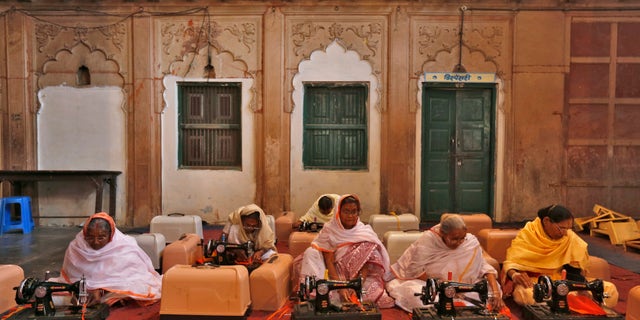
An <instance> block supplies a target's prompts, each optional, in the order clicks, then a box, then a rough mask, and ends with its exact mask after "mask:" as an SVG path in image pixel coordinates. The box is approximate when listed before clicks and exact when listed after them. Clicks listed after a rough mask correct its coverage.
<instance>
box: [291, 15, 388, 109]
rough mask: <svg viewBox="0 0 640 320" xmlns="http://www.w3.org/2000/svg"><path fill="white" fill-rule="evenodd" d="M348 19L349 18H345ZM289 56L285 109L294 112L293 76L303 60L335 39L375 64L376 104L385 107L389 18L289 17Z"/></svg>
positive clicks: (378, 107)
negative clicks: (376, 80) (317, 18)
mask: <svg viewBox="0 0 640 320" xmlns="http://www.w3.org/2000/svg"><path fill="white" fill-rule="evenodd" d="M345 21H347V22H345ZM286 24H287V27H286V37H285V39H287V43H286V50H287V51H286V56H285V67H286V74H285V77H286V78H285V84H284V85H285V93H286V95H287V96H288V97H289V98H288V99H285V105H284V111H285V112H288V113H291V112H293V108H294V103H293V78H294V76H295V75H296V73H297V72H298V66H299V65H300V63H301V62H302V61H303V60H309V58H310V56H311V53H312V52H313V51H316V50H322V51H325V50H326V49H327V46H329V44H331V43H332V42H333V41H336V42H338V43H339V44H340V45H341V46H342V47H343V48H345V49H346V50H350V51H355V52H357V53H358V54H359V55H360V58H361V59H362V60H365V61H367V62H369V63H370V64H371V69H372V70H373V74H374V76H375V77H376V78H377V79H378V89H377V91H378V96H379V99H378V103H377V104H376V106H375V108H376V109H377V110H378V111H379V112H384V111H385V106H386V102H385V101H386V98H385V97H386V95H384V94H383V93H384V88H385V87H386V86H385V85H384V75H386V72H385V71H386V70H385V69H386V64H385V61H386V59H387V45H388V44H387V40H386V39H387V34H386V30H387V29H388V28H387V25H388V23H387V18H386V17H373V18H367V19H363V18H360V17H354V18H353V19H344V18H342V19H340V21H337V20H336V21H334V20H331V19H327V20H324V21H319V20H318V21H309V20H308V19H304V18H301V17H295V18H289V19H288V20H287V22H286Z"/></svg>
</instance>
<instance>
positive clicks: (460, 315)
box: [412, 306, 509, 320]
mask: <svg viewBox="0 0 640 320" xmlns="http://www.w3.org/2000/svg"><path fill="white" fill-rule="evenodd" d="M479 311H480V309H479V308H478V307H457V308H456V316H455V319H456V320H482V319H487V320H488V319H491V320H494V319H495V320H509V317H507V316H505V315H503V314H493V313H492V314H487V315H483V314H480V313H479ZM412 319H413V320H428V319H451V316H440V315H438V311H437V310H436V308H435V307H434V306H427V307H426V308H415V309H413V318H412Z"/></svg>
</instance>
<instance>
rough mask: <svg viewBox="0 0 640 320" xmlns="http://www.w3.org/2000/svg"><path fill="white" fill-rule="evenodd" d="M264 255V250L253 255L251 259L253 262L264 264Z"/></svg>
mask: <svg viewBox="0 0 640 320" xmlns="http://www.w3.org/2000/svg"><path fill="white" fill-rule="evenodd" d="M263 254H264V250H258V251H256V252H254V253H253V256H252V257H251V259H252V261H253V262H255V263H258V262H262V255H263Z"/></svg>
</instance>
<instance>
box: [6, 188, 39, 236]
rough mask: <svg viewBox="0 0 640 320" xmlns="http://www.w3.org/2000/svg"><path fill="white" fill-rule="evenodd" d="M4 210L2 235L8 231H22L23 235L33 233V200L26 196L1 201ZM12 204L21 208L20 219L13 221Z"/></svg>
mask: <svg viewBox="0 0 640 320" xmlns="http://www.w3.org/2000/svg"><path fill="white" fill-rule="evenodd" d="M0 202H1V205H2V208H0V218H2V225H0V234H3V233H5V232H7V231H11V230H17V229H22V233H25V234H27V233H31V231H32V230H33V228H34V224H33V217H32V216H31V198H30V197H26V196H24V197H23V196H20V197H7V198H2V199H1V200H0ZM12 204H17V205H19V206H20V219H19V220H13V219H12V217H11V207H12Z"/></svg>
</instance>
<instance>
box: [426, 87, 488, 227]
mask: <svg viewBox="0 0 640 320" xmlns="http://www.w3.org/2000/svg"><path fill="white" fill-rule="evenodd" d="M498 87H499V83H495V82H488V83H452V82H420V88H421V90H420V98H419V99H420V105H421V106H422V107H421V108H420V110H419V112H417V115H416V117H417V119H419V120H420V121H419V122H418V127H419V131H418V132H417V136H418V139H417V140H418V142H417V150H416V151H417V152H418V157H416V158H417V161H416V166H417V168H418V170H417V175H416V178H417V180H418V182H417V183H416V186H417V190H416V194H417V195H418V197H417V199H416V200H417V201H416V202H417V204H418V206H417V214H418V216H419V217H420V219H421V220H423V221H437V220H438V219H437V218H436V217H432V215H427V214H426V213H425V214H424V215H423V212H422V211H423V208H424V206H423V205H422V204H423V203H424V201H426V199H423V193H422V177H423V169H424V165H423V161H424V158H423V155H424V142H423V141H422V137H423V133H424V132H425V128H424V126H425V124H424V123H423V122H422V119H423V116H424V112H425V111H426V105H425V102H426V99H425V98H426V93H427V90H429V89H444V90H453V91H458V90H465V89H489V90H491V101H490V110H489V112H490V117H491V119H490V137H489V139H490V141H489V148H490V151H489V152H490V159H489V161H490V165H489V167H490V172H489V177H488V178H489V190H488V194H489V195H488V197H489V199H488V202H489V212H485V213H486V214H487V215H489V216H490V217H491V218H492V219H495V218H497V216H498V215H497V214H496V209H495V208H496V203H495V201H496V199H497V196H496V193H497V192H498V190H496V181H497V171H496V168H497V167H498V165H497V159H498V153H497V149H496V146H497V134H496V130H497V127H498V122H499V121H498V118H499V115H498V114H497V113H498V112H497V107H496V106H497V105H496V103H497V101H498V99H497V95H498V93H499V90H498Z"/></svg>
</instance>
